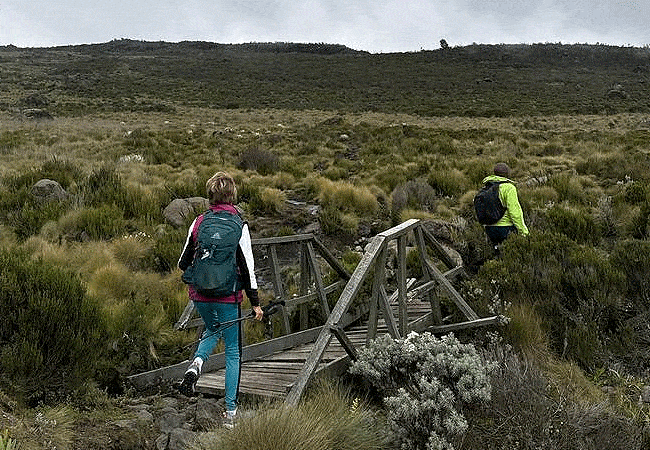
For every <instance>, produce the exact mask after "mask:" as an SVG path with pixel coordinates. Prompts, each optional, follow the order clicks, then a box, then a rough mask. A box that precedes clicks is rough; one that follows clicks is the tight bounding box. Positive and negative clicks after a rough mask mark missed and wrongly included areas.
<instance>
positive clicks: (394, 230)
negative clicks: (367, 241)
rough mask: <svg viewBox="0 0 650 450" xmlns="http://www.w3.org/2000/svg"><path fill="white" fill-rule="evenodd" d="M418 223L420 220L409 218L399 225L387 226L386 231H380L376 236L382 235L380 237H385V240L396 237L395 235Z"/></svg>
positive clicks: (410, 228)
mask: <svg viewBox="0 0 650 450" xmlns="http://www.w3.org/2000/svg"><path fill="white" fill-rule="evenodd" d="M419 223H420V221H419V220H418V219H409V220H407V221H406V222H403V223H401V224H399V225H396V226H394V227H393V228H389V229H388V230H386V231H382V232H381V233H379V234H378V235H377V236H382V237H384V238H386V239H387V240H392V239H396V238H397V237H399V236H401V235H403V234H406V233H408V232H409V231H411V230H412V229H413V228H415V226H416V225H418V224H419Z"/></svg>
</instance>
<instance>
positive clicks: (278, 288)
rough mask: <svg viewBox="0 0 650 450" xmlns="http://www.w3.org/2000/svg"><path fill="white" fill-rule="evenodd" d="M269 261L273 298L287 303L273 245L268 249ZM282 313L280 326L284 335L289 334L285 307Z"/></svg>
mask: <svg viewBox="0 0 650 450" xmlns="http://www.w3.org/2000/svg"><path fill="white" fill-rule="evenodd" d="M269 252H270V259H271V261H270V262H269V265H270V267H271V273H272V275H273V289H274V290H275V298H276V299H278V298H279V299H281V300H283V301H285V303H286V301H287V296H286V295H285V292H284V287H283V284H282V274H281V272H280V264H279V263H278V252H277V251H276V249H275V246H274V245H271V246H270V247H269ZM281 313H282V326H283V328H284V333H285V334H289V333H291V325H290V324H289V314H287V309H286V307H282V308H281Z"/></svg>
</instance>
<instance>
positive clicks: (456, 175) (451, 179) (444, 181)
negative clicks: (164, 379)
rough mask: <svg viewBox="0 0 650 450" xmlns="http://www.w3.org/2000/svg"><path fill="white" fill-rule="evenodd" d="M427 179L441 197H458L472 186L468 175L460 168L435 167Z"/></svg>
mask: <svg viewBox="0 0 650 450" xmlns="http://www.w3.org/2000/svg"><path fill="white" fill-rule="evenodd" d="M427 181H428V183H429V184H430V185H431V187H433V189H434V190H435V191H436V192H437V193H438V195H440V196H441V197H458V196H459V195H461V194H462V193H464V192H465V191H467V190H468V189H469V188H470V187H471V183H470V181H469V179H468V178H467V176H466V175H465V174H464V173H463V172H462V171H461V170H458V169H449V168H444V169H442V168H435V169H433V170H432V171H431V172H430V173H429V177H428V178H427Z"/></svg>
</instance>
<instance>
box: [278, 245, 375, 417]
mask: <svg viewBox="0 0 650 450" xmlns="http://www.w3.org/2000/svg"><path fill="white" fill-rule="evenodd" d="M385 240H386V239H385V238H384V237H383V236H381V235H378V236H375V237H374V238H373V240H372V241H371V242H370V244H368V246H367V247H366V253H365V254H364V255H363V258H361V261H360V262H359V264H358V265H357V268H356V269H355V270H354V272H353V273H352V275H351V276H350V281H348V283H347V284H346V285H345V288H344V289H343V292H342V293H341V296H340V297H339V300H338V301H337V302H336V305H334V309H332V312H331V314H330V316H329V318H328V319H327V323H326V324H325V325H324V326H323V328H322V330H321V332H320V334H319V336H318V339H316V343H315V344H314V348H313V349H312V351H311V353H310V354H309V357H308V358H307V361H305V365H304V366H303V368H302V369H301V370H300V373H299V374H298V379H297V380H296V382H295V383H294V385H293V387H292V388H291V390H290V391H289V394H288V395H287V398H286V403H287V404H288V405H292V406H295V405H297V404H298V401H299V400H300V397H302V394H303V392H304V391H305V388H306V387H307V385H308V384H309V380H310V379H311V377H312V376H313V374H314V371H315V370H316V367H318V364H319V363H320V361H321V359H322V358H323V353H324V352H325V349H326V348H327V346H328V345H329V342H330V340H331V338H332V330H331V327H332V326H334V325H336V324H338V323H339V321H340V320H341V317H343V314H345V313H346V312H347V310H348V308H349V307H350V303H352V300H354V298H355V297H356V295H357V293H358V292H359V290H360V289H361V286H362V284H363V282H364V281H365V279H366V277H367V276H368V271H369V267H370V266H372V264H373V263H374V262H375V261H376V259H377V254H378V253H379V251H380V250H381V249H382V247H383V246H384V243H385Z"/></svg>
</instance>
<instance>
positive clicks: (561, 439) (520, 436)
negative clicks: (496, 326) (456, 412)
mask: <svg viewBox="0 0 650 450" xmlns="http://www.w3.org/2000/svg"><path fill="white" fill-rule="evenodd" d="M487 357H488V358H489V359H490V360H491V361H495V363H496V364H495V366H496V367H495V368H494V370H492V371H491V372H490V382H491V385H492V399H491V401H489V402H485V403H483V404H481V405H479V407H478V408H473V409H471V410H469V411H468V413H467V417H468V421H469V422H470V424H471V426H470V427H469V429H468V431H467V433H465V434H463V435H462V436H459V437H457V438H456V439H454V441H453V443H454V444H455V445H457V446H458V448H459V449H467V450H470V449H472V450H473V449H479V448H480V449H484V450H500V449H505V448H518V449H542V448H548V449H551V448H552V449H556V450H574V449H584V450H599V449H604V448H607V449H630V450H641V449H642V448H645V447H644V443H643V429H642V427H641V426H640V425H638V424H637V423H634V421H632V420H630V419H629V418H628V417H625V416H623V415H622V414H621V413H619V412H616V411H614V410H613V408H611V407H610V406H608V405H606V404H604V403H595V404H593V403H586V402H581V403H577V402H574V401H571V400H570V399H567V398H566V397H564V396H561V395H557V392H554V391H555V388H556V386H554V385H553V383H552V382H551V381H550V380H549V378H548V376H547V375H546V374H545V373H544V372H543V370H541V369H540V368H539V367H538V366H537V365H536V364H535V362H534V361H533V360H529V359H525V358H522V357H520V356H518V355H517V354H515V353H514V352H512V351H510V350H508V349H503V348H501V347H498V348H496V349H494V350H493V351H491V352H490V353H489V354H488V355H487Z"/></svg>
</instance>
